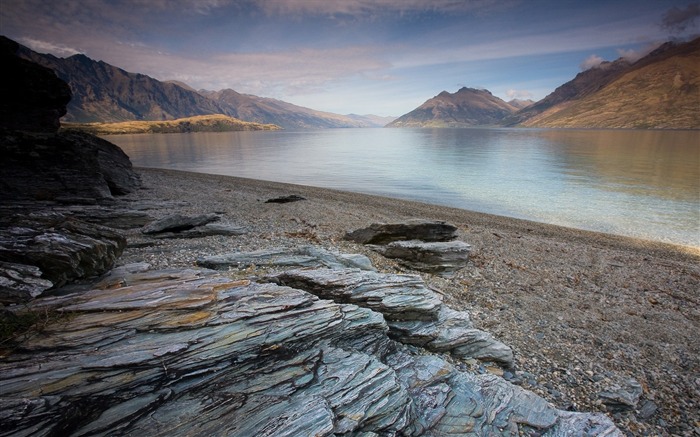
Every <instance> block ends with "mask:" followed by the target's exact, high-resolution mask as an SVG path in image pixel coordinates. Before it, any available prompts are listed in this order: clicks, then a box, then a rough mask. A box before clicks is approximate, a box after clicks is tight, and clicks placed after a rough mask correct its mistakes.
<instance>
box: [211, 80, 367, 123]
mask: <svg viewBox="0 0 700 437" xmlns="http://www.w3.org/2000/svg"><path fill="white" fill-rule="evenodd" d="M199 93H200V94H201V95H203V96H206V97H208V98H209V99H211V100H213V101H214V102H216V103H217V104H218V105H219V106H220V107H221V108H223V111H224V113H225V114H227V115H230V116H232V117H236V118H240V119H241V120H246V121H252V122H256V123H271V124H276V125H278V126H282V127H283V128H285V129H299V128H338V127H371V126H373V125H371V124H369V123H368V121H367V120H358V119H355V118H352V117H350V116H347V115H340V114H333V113H331V112H323V111H316V110H314V109H310V108H305V107H303V106H297V105H293V104H291V103H287V102H283V101H282V100H276V99H271V98H266V97H258V96H253V95H250V94H241V93H238V92H236V91H234V90H232V89H225V90H221V91H207V90H200V91H199Z"/></svg>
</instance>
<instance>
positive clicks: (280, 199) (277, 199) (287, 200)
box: [265, 194, 306, 203]
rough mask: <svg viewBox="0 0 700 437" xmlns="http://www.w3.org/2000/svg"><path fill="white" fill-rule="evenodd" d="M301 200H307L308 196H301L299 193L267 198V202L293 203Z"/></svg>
mask: <svg viewBox="0 0 700 437" xmlns="http://www.w3.org/2000/svg"><path fill="white" fill-rule="evenodd" d="M300 200H306V198H304V197H302V196H299V195H298V194H290V195H289V196H280V197H275V198H273V199H267V200H266V201H265V203H291V202H298V201H300Z"/></svg>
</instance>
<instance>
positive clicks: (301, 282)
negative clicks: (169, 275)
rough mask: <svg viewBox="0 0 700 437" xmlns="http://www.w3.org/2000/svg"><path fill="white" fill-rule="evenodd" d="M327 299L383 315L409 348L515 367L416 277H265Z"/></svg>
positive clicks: (297, 273)
mask: <svg viewBox="0 0 700 437" xmlns="http://www.w3.org/2000/svg"><path fill="white" fill-rule="evenodd" d="M267 279H268V280H271V281H273V282H275V283H278V284H282V285H286V286H290V287H294V288H298V289H302V290H305V291H308V292H310V293H313V294H315V295H316V296H319V297H321V298H323V299H332V300H333V301H335V302H339V303H353V304H356V305H360V306H363V307H366V308H370V309H372V310H373V311H377V312H380V313H382V314H383V315H384V317H385V318H386V320H387V324H388V326H389V328H390V332H389V335H390V336H391V337H392V338H394V339H396V340H398V341H400V342H402V343H405V344H412V345H417V346H422V347H424V348H426V349H428V350H431V351H436V352H450V353H452V354H454V355H455V356H457V357H459V358H478V359H482V360H485V361H496V362H498V363H501V364H503V365H505V366H511V365H512V364H513V351H512V350H511V349H510V348H509V347H508V346H506V345H504V344H503V343H501V342H499V341H498V340H496V339H494V338H493V336H491V335H490V334H488V333H486V332H484V331H481V330H478V329H475V328H474V327H473V326H472V324H471V321H470V319H469V315H468V314H467V313H465V312H460V311H455V310H453V309H451V308H449V307H447V306H446V305H443V304H442V302H441V301H440V299H439V297H438V296H437V294H435V293H434V292H433V291H432V290H430V289H429V288H428V287H427V286H426V285H425V283H424V282H423V280H422V279H421V277H420V276H418V275H393V274H384V273H376V272H367V271H360V270H356V269H337V270H330V269H313V270H309V269H299V270H289V271H285V272H282V273H279V274H275V275H270V276H268V277H267Z"/></svg>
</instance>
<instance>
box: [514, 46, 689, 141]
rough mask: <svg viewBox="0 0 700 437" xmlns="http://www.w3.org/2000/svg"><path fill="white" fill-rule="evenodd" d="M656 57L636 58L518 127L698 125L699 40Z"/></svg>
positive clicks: (663, 127)
mask: <svg viewBox="0 0 700 437" xmlns="http://www.w3.org/2000/svg"><path fill="white" fill-rule="evenodd" d="M671 50H672V49H671ZM671 50H669V52H670V51H671ZM658 58H659V59H658V60H654V61H653V62H648V61H647V62H642V61H644V59H642V60H640V61H639V62H638V63H637V64H634V65H633V66H632V67H633V68H631V69H630V70H629V71H627V72H625V73H623V74H622V75H621V76H620V77H618V78H616V79H615V80H613V81H612V82H610V83H608V84H607V85H605V86H604V87H603V88H601V89H600V90H599V91H597V92H595V93H592V94H590V95H587V96H584V97H582V98H581V99H578V100H568V101H565V102H562V103H560V104H557V105H555V106H552V107H551V108H549V109H547V110H545V111H544V112H542V113H540V114H538V115H536V116H534V117H532V118H529V119H527V120H526V121H524V122H523V123H522V124H521V125H522V126H527V127H565V128H576V127H586V128H634V129H700V39H696V40H695V41H693V42H691V43H688V44H687V45H684V47H682V50H680V52H678V53H669V55H668V56H658Z"/></svg>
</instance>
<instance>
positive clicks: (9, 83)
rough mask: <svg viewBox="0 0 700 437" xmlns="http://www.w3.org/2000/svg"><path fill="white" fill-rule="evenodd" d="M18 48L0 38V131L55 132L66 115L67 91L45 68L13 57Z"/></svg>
mask: <svg viewBox="0 0 700 437" xmlns="http://www.w3.org/2000/svg"><path fill="white" fill-rule="evenodd" d="M17 49H19V44H17V43H16V42H14V41H12V40H9V39H7V38H5V37H3V36H0V62H1V63H2V69H3V79H2V81H0V95H1V96H2V97H1V98H0V127H2V128H5V129H12V130H23V131H30V132H56V131H58V128H59V127H60V123H59V119H60V118H61V117H62V116H63V115H65V114H66V105H67V104H68V102H70V99H71V91H70V88H69V87H68V85H67V84H66V83H65V82H64V81H62V80H61V79H59V78H58V77H56V74H55V73H54V72H53V71H51V70H50V69H48V68H45V67H41V66H39V65H36V64H34V63H33V62H29V61H26V60H24V59H21V58H19V57H17V56H16V52H17Z"/></svg>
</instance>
